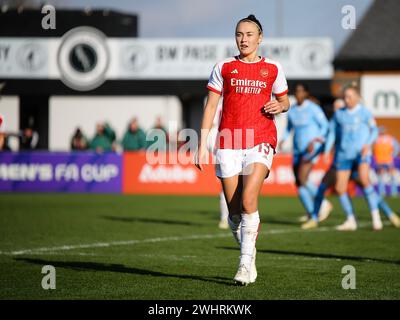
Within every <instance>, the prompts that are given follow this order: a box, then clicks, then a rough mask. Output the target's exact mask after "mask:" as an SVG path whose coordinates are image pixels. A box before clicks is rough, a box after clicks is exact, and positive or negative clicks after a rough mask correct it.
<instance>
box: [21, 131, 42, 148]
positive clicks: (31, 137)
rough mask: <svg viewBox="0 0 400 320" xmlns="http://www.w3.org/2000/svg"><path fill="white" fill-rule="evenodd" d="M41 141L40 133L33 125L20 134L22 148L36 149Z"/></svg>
mask: <svg viewBox="0 0 400 320" xmlns="http://www.w3.org/2000/svg"><path fill="white" fill-rule="evenodd" d="M38 142H39V134H38V133H37V132H36V131H35V130H33V128H32V127H31V126H29V127H27V128H25V129H24V130H23V131H22V132H21V133H20V134H19V149H20V150H35V149H36V148H37V145H38Z"/></svg>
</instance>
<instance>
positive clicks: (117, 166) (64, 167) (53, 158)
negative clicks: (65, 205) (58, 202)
mask: <svg viewBox="0 0 400 320" xmlns="http://www.w3.org/2000/svg"><path fill="white" fill-rule="evenodd" d="M0 191H8V192H18V191H25V192H93V193H121V191H122V156H121V155H119V154H116V153H104V154H97V153H92V152H76V153H74V152H71V153H70V152H60V153H59V152H56V153H53V152H52V153H50V152H19V153H13V152H1V153H0Z"/></svg>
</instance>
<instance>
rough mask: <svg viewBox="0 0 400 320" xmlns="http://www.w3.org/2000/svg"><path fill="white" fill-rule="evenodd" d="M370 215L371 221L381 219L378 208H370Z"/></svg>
mask: <svg viewBox="0 0 400 320" xmlns="http://www.w3.org/2000/svg"><path fill="white" fill-rule="evenodd" d="M371 216H372V220H373V221H380V220H381V216H380V215H379V210H378V209H377V210H372V211H371Z"/></svg>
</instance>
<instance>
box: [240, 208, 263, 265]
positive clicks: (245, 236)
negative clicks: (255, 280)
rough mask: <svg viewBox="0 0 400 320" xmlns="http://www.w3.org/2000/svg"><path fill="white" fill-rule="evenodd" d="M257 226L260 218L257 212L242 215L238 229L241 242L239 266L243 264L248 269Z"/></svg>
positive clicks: (254, 245)
mask: <svg viewBox="0 0 400 320" xmlns="http://www.w3.org/2000/svg"><path fill="white" fill-rule="evenodd" d="M259 225H260V216H259V214H258V211H256V212H253V213H242V226H241V228H240V230H241V240H242V241H241V242H240V264H244V265H245V266H247V267H248V268H250V264H251V259H252V257H253V253H254V248H255V247H256V239H257V235H258V227H259Z"/></svg>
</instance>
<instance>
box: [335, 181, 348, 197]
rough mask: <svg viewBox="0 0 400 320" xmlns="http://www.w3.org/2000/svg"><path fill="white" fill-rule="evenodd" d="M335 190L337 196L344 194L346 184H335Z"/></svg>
mask: <svg viewBox="0 0 400 320" xmlns="http://www.w3.org/2000/svg"><path fill="white" fill-rule="evenodd" d="M335 191H336V193H337V194H338V195H339V196H340V195H342V194H345V193H346V191H347V186H342V185H340V184H337V185H335Z"/></svg>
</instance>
